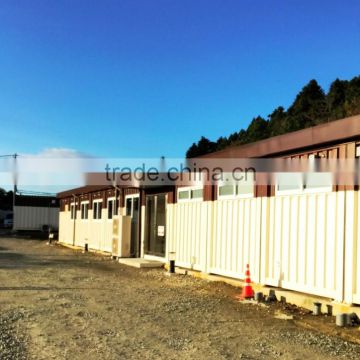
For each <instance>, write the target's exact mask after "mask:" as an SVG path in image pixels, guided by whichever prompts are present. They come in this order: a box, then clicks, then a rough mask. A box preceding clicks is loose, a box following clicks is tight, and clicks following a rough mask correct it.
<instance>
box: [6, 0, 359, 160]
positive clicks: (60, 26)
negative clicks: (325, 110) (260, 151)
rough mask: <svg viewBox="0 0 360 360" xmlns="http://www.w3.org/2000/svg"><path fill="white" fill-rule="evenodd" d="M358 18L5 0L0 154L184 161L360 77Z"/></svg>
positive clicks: (290, 5) (298, 6) (306, 4)
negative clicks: (195, 149)
mask: <svg viewBox="0 0 360 360" xmlns="http://www.w3.org/2000/svg"><path fill="white" fill-rule="evenodd" d="M359 14H360V1H359V0H345V1H344V0H343V1H334V0H327V1H324V0H311V1H310V0H286V1H285V0H281V1H280V0H271V1H270V0H98V1H94V0H82V1H79V0H66V1H65V0H53V1H49V0H31V1H29V0H1V1H0V125H1V141H0V155H1V154H4V153H13V152H18V153H34V154H37V153H41V152H43V151H47V150H45V149H50V151H54V149H55V151H56V149H72V150H73V151H74V152H77V151H79V152H82V153H86V154H90V155H94V156H102V157H131V156H135V157H144V156H145V157H158V156H161V155H164V156H167V157H180V156H183V155H184V153H185V151H186V149H187V148H188V147H189V145H191V143H192V142H194V141H196V140H198V139H199V137H200V136H201V135H204V136H206V137H209V138H210V139H212V140H215V139H217V138H218V137H219V136H221V135H228V134H229V133H231V132H233V131H238V130H239V129H240V128H241V127H246V126H247V124H248V123H249V122H250V120H251V119H252V117H254V116H256V115H258V114H260V115H262V116H266V115H267V114H269V113H270V112H271V111H272V110H273V109H274V108H275V107H276V106H278V105H284V106H285V107H286V106H289V105H290V103H291V101H292V100H293V99H294V96H295V95H296V93H297V92H298V91H299V90H300V89H301V87H302V86H304V85H305V84H306V83H307V82H308V81H309V80H310V79H312V78H316V79H317V80H318V81H319V83H320V84H321V85H322V86H323V87H324V88H325V90H327V88H328V86H329V84H330V82H331V81H332V80H334V79H335V78H336V77H339V78H342V79H350V78H352V77H353V76H356V75H359V74H360V66H359V65H360V20H359ZM61 151H63V150H61Z"/></svg>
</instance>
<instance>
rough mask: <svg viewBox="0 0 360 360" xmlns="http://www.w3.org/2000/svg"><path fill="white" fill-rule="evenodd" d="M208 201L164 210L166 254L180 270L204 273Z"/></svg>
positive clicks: (181, 204)
mask: <svg viewBox="0 0 360 360" xmlns="http://www.w3.org/2000/svg"><path fill="white" fill-rule="evenodd" d="M211 206H212V203H211V202H210V201H205V202H203V201H193V202H191V201H190V202H179V203H176V204H173V205H168V206H167V229H168V233H167V239H168V246H167V247H168V251H175V253H176V264H177V265H179V266H183V267H187V268H192V269H195V270H201V271H206V262H207V259H206V258H207V251H206V250H207V242H208V236H209V233H208V223H209V221H210V219H209V211H210V208H211Z"/></svg>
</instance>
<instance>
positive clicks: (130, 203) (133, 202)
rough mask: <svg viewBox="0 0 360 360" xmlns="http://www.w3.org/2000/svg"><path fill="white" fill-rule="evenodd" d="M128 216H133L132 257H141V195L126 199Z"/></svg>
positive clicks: (130, 196) (129, 196)
mask: <svg viewBox="0 0 360 360" xmlns="http://www.w3.org/2000/svg"><path fill="white" fill-rule="evenodd" d="M125 203H126V216H131V243H130V256H131V257H140V246H139V212H140V200H139V195H138V194H137V195H128V196H126V197H125Z"/></svg>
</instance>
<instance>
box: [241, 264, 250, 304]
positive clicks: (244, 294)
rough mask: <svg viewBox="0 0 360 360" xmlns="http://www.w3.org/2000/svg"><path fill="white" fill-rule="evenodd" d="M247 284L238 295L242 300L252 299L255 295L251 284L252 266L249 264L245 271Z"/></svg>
mask: <svg viewBox="0 0 360 360" xmlns="http://www.w3.org/2000/svg"><path fill="white" fill-rule="evenodd" d="M245 276H246V278H245V286H244V287H243V288H242V292H241V295H239V296H238V298H239V299H240V300H244V299H252V298H253V297H254V290H253V288H252V286H251V279H250V267H249V264H247V265H246V271H245Z"/></svg>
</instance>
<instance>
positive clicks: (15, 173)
mask: <svg viewBox="0 0 360 360" xmlns="http://www.w3.org/2000/svg"><path fill="white" fill-rule="evenodd" d="M13 157H14V170H13V171H14V191H13V214H14V211H15V197H16V192H17V164H16V158H17V157H18V154H16V153H15V154H14V155H13Z"/></svg>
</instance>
